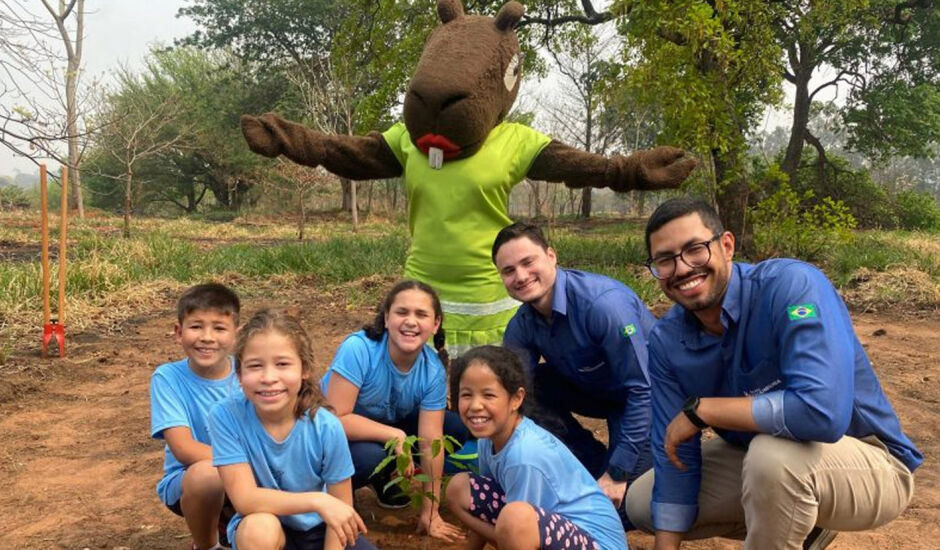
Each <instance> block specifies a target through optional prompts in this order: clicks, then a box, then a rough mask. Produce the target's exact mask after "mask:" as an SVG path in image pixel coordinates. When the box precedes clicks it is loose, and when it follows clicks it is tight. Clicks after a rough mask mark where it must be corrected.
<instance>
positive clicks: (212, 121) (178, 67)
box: [90, 48, 285, 212]
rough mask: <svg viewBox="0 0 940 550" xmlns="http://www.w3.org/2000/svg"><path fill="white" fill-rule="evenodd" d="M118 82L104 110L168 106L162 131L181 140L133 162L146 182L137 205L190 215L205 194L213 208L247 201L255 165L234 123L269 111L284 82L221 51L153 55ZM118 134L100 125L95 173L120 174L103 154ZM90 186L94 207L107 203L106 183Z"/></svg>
mask: <svg viewBox="0 0 940 550" xmlns="http://www.w3.org/2000/svg"><path fill="white" fill-rule="evenodd" d="M119 81H120V89H119V90H118V91H117V92H115V93H114V94H112V95H111V96H110V97H109V98H108V100H107V101H106V103H107V105H106V108H105V110H106V111H114V109H118V107H116V106H115V105H113V103H115V102H118V101H124V102H125V103H128V102H130V103H133V104H137V105H159V104H161V103H167V104H170V103H172V105H173V106H174V109H175V112H176V113H177V114H178V116H175V117H174V118H173V119H172V120H167V126H166V131H167V132H170V133H175V134H178V135H181V136H182V139H181V140H179V141H178V142H175V143H174V144H172V146H170V147H166V148H161V149H160V150H159V151H156V152H154V153H153V154H152V155H150V156H148V157H147V158H145V159H138V162H139V163H140V164H138V167H139V169H138V170H137V171H138V172H140V171H141V170H144V171H146V173H147V174H148V179H147V181H146V182H142V183H144V187H142V188H141V189H140V193H139V196H138V197H136V204H137V205H138V206H144V205H145V204H147V203H150V202H165V203H168V204H173V205H175V206H177V207H179V208H182V209H183V210H185V211H187V212H193V211H195V209H196V207H197V206H198V205H199V203H200V202H201V201H202V198H203V197H204V196H205V194H206V192H207V191H209V192H211V194H212V197H213V198H214V199H215V202H216V203H217V204H219V205H221V206H223V207H225V208H229V209H235V210H237V209H238V208H239V207H240V205H241V204H242V203H243V202H244V201H245V200H247V197H248V193H249V191H250V190H251V187H252V185H253V183H254V182H255V181H256V180H257V179H258V178H257V171H258V167H259V166H260V165H261V164H262V160H261V159H260V158H258V157H257V156H256V155H252V154H251V153H250V152H249V151H248V150H247V148H246V147H244V146H243V142H242V138H241V132H240V130H239V126H238V118H239V116H240V115H241V114H242V113H243V112H245V111H246V110H255V109H261V110H266V109H270V108H272V107H273V105H274V104H276V102H277V101H279V100H280V97H281V96H282V94H283V93H284V90H285V83H284V82H283V81H282V80H281V79H271V78H266V77H265V76H263V75H258V74H257V73H254V72H252V70H251V68H250V67H249V66H246V65H245V64H243V63H242V62H241V61H239V60H238V59H237V58H235V57H234V56H232V55H230V54H227V53H226V52H224V51H217V52H206V51H202V50H197V49H194V48H179V49H173V50H162V51H155V52H152V54H151V56H150V57H149V58H148V59H147V61H146V63H145V68H144V69H143V71H142V72H141V74H140V75H130V74H127V73H126V71H125V74H124V75H123V77H122V78H120V79H119ZM118 110H120V109H118ZM120 133H121V131H120V125H118V124H113V125H109V126H105V127H104V128H102V131H101V134H102V136H101V137H100V139H99V140H98V142H97V146H96V148H95V149H94V150H93V151H92V153H91V156H92V160H91V162H90V163H91V165H92V166H93V167H94V171H95V172H96V173H97V174H109V175H112V176H113V175H114V174H119V173H122V172H120V171H119V170H121V168H120V167H119V166H115V165H114V159H113V158H111V157H112V155H111V154H110V153H109V151H111V150H112V149H113V148H115V147H116V148H117V149H121V148H122V146H121V145H120V143H121V140H120V136H119V135H115V134H120ZM109 159H110V160H109ZM90 185H91V186H92V187H93V188H94V191H95V193H96V194H95V197H94V199H95V201H96V204H99V205H101V206H105V207H111V206H114V205H113V204H112V200H113V196H112V195H113V194H112V193H111V190H112V187H113V184H112V183H109V182H108V181H106V180H103V179H102V178H101V177H95V179H94V182H93V183H90Z"/></svg>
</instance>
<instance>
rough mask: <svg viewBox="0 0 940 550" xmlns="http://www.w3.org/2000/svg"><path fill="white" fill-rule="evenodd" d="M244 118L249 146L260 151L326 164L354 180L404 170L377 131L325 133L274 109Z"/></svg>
mask: <svg viewBox="0 0 940 550" xmlns="http://www.w3.org/2000/svg"><path fill="white" fill-rule="evenodd" d="M241 122H242V134H244V136H245V141H247V142H248V147H249V148H250V149H251V150H252V151H254V152H255V153H258V154H259V155H264V156H266V157H271V158H274V157H277V156H278V155H284V156H285V157H287V158H289V159H291V160H292V161H294V162H296V163H297V164H303V165H305V166H323V167H324V168H326V169H327V170H329V171H330V172H332V173H334V174H336V175H337V176H340V177H343V178H349V179H354V180H367V179H379V178H394V177H398V176H400V175H401V174H402V168H401V164H399V163H398V159H396V158H395V155H394V153H392V150H391V148H390V147H389V146H388V143H386V142H385V138H383V137H382V134H380V133H378V132H370V133H369V134H368V135H366V136H344V135H337V134H325V133H323V132H317V131H315V130H311V129H310V128H307V127H306V126H304V125H302V124H297V123H296V122H290V121H289V120H285V119H283V118H281V117H279V116H277V115H276V114H274V113H265V114H263V115H261V116H259V117H255V116H251V115H242V120H241Z"/></svg>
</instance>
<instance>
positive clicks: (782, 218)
mask: <svg viewBox="0 0 940 550" xmlns="http://www.w3.org/2000/svg"><path fill="white" fill-rule="evenodd" d="M751 219H752V222H753V225H754V255H755V256H756V258H755V259H757V260H760V259H763V258H771V257H780V256H785V257H793V258H800V259H803V260H806V261H816V260H819V259H820V258H821V255H822V253H823V252H824V251H826V250H827V249H830V248H832V247H834V246H838V245H845V244H848V243H850V242H851V241H852V240H853V239H854V234H853V233H852V230H853V229H855V228H856V226H857V225H858V223H857V222H856V220H855V218H854V217H853V216H852V214H850V213H849V210H848V208H847V207H846V206H845V204H844V203H843V202H842V201H837V200H833V199H832V198H831V197H823V198H822V200H819V201H816V200H815V194H814V193H813V191H805V192H803V193H802V194H799V193H797V192H796V191H794V190H793V189H792V188H791V187H790V185H789V184H788V183H786V182H784V183H781V184H780V187H779V188H778V189H777V191H776V192H775V193H774V194H773V195H771V196H769V197H767V198H766V199H764V200H762V201H760V202H759V203H758V204H757V206H756V207H755V208H754V210H753V211H752V214H751Z"/></svg>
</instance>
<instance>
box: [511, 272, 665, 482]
mask: <svg viewBox="0 0 940 550" xmlns="http://www.w3.org/2000/svg"><path fill="white" fill-rule="evenodd" d="M655 322H656V318H655V317H653V314H652V313H650V311H649V309H647V307H646V304H644V303H643V301H642V300H640V298H639V297H638V296H637V295H636V294H635V293H634V292H633V291H632V290H630V289H629V288H628V287H627V286H626V285H624V284H623V283H621V282H619V281H616V280H614V279H611V278H610V277H605V276H603V275H597V274H594V273H586V272H584V271H578V270H574V269H562V268H558V269H557V270H556V276H555V285H554V288H553V290H552V319H551V323H549V322H547V321H546V320H545V319H544V318H543V317H542V316H541V315H540V314H539V313H538V312H537V311H536V310H535V308H533V307H532V306H531V305H529V304H523V305H522V306H521V307H520V308H519V310H518V311H517V312H516V315H515V316H514V317H513V318H512V319H511V320H510V321H509V325H508V326H507V327H506V334H505V335H504V336H503V344H504V345H505V346H506V347H509V348H513V349H517V350H525V351H526V352H527V354H528V356H529V365H528V366H529V368H530V369H531V370H530V374H534V373H535V369H536V368H540V367H538V361H539V356H541V357H544V358H545V361H546V363H547V365H548V366H549V368H553V369H555V370H556V371H557V372H558V373H559V374H560V375H561V376H563V377H564V378H565V379H566V380H569V381H571V383H572V384H573V385H575V386H576V387H578V389H580V390H581V391H582V392H584V393H588V394H592V395H597V396H598V398H599V399H602V400H605V401H611V402H615V403H618V404H622V406H620V405H618V406H620V407H621V410H620V411H617V412H618V414H619V417H618V420H619V422H617V423H616V424H617V428H618V429H617V431H616V433H611V434H610V447H611V449H612V452H611V456H610V464H612V465H614V466H617V467H618V468H620V469H622V470H623V471H625V472H633V469H634V466H636V462H637V456H638V455H639V453H640V449H641V448H642V447H643V445H644V444H645V443H646V442H647V440H648V438H649V429H650V382H649V374H648V372H647V350H646V337H647V335H648V334H649V331H650V329H651V328H652V327H653V324H654V323H655ZM533 378H534V377H533Z"/></svg>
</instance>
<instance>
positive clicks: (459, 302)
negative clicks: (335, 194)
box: [242, 0, 695, 354]
mask: <svg viewBox="0 0 940 550" xmlns="http://www.w3.org/2000/svg"><path fill="white" fill-rule="evenodd" d="M437 12H438V15H439V16H440V19H441V25H440V26H439V27H437V28H436V29H435V30H434V32H433V33H432V34H431V36H430V38H429V39H428V42H427V45H426V46H425V48H424V52H423V53H422V54H421V59H420V60H419V61H418V68H417V69H416V70H415V74H414V76H413V77H412V79H411V83H410V85H409V87H408V91H407V95H406V96H405V104H404V119H405V120H404V123H401V122H399V123H397V124H395V125H394V126H392V127H391V128H389V129H388V130H386V131H385V132H384V133H381V134H380V133H378V132H371V133H369V134H368V135H366V136H345V135H332V134H324V133H321V132H316V131H314V130H311V129H309V128H307V127H305V126H302V125H299V124H296V123H293V122H289V121H287V120H284V119H283V118H281V117H279V116H277V115H275V114H273V113H267V114H264V115H262V116H260V117H253V116H248V115H246V116H243V117H242V131H243V133H244V135H245V139H246V140H247V141H248V145H249V147H250V148H251V150H252V151H254V152H256V153H259V154H261V155H264V156H267V157H276V156H278V155H284V156H286V157H287V158H289V159H291V160H292V161H294V162H297V163H299V164H303V165H306V166H323V167H324V168H326V169H327V170H329V171H330V172H333V173H334V174H337V175H339V176H342V177H346V178H350V179H354V180H368V179H380V178H393V177H398V176H402V175H404V178H405V185H406V188H407V193H408V227H409V230H410V232H411V237H412V245H411V250H410V252H409V254H408V259H407V262H406V264H405V276H406V277H412V278H415V279H419V280H421V281H424V282H426V283H428V284H430V285H432V286H433V287H434V288H435V289H436V290H437V291H438V292H439V293H440V295H441V300H442V305H443V308H444V311H445V312H446V316H445V326H446V329H447V331H446V335H447V345H448V349H449V350H451V352H452V353H457V354H460V353H462V352H463V351H465V350H466V349H468V348H469V347H472V346H476V345H480V344H492V343H499V342H501V340H502V335H503V330H504V328H505V327H506V324H507V323H508V322H509V319H510V318H512V315H513V313H514V312H515V310H516V307H517V306H518V302H516V301H515V300H513V299H512V298H510V297H509V296H508V295H507V294H506V290H505V288H504V287H503V284H502V281H501V280H500V277H499V274H498V273H497V272H496V269H495V268H494V266H493V263H492V261H491V259H490V249H491V247H492V245H493V239H494V238H495V237H496V233H497V232H499V230H500V229H502V228H503V227H504V226H506V225H509V224H510V223H512V221H511V220H510V219H509V192H510V191H511V190H512V188H513V186H514V185H516V184H517V183H519V182H520V181H521V180H522V179H523V178H526V177H528V178H532V179H535V180H544V181H552V182H563V183H564V184H565V185H567V186H568V187H574V188H580V187H587V186H592V187H610V188H611V189H613V190H614V191H628V190H631V189H645V190H649V189H662V188H670V187H677V186H678V185H679V184H680V183H682V181H683V180H684V179H685V178H686V176H687V175H688V174H689V172H690V171H691V170H692V168H693V167H694V166H695V161H694V160H693V159H691V158H689V157H687V156H685V155H684V153H683V151H681V150H679V149H676V148H673V147H657V148H655V149H651V150H647V151H639V152H636V153H634V154H632V155H629V156H621V155H615V156H612V157H609V158H608V157H605V156H602V155H597V154H594V153H589V152H585V151H582V150H580V149H575V148H573V147H569V146H567V145H564V144H563V143H560V142H558V141H555V140H552V139H551V138H549V137H548V136H546V135H544V134H542V133H540V132H538V131H536V130H533V129H532V128H530V127H528V126H525V125H522V124H515V123H511V122H504V121H503V119H505V118H506V114H507V113H508V112H509V109H510V107H511V106H512V104H513V102H514V101H515V99H516V94H517V93H518V91H519V83H520V81H521V69H522V67H521V59H522V55H521V51H520V49H519V41H518V39H517V38H516V32H515V26H516V24H517V23H518V22H519V20H520V18H521V17H522V12H523V8H522V5H520V4H519V3H517V2H508V3H507V4H505V5H504V6H503V7H502V9H500V10H499V13H498V14H497V15H496V17H495V18H492V17H485V16H480V15H465V14H464V12H463V6H462V5H461V3H460V0H439V1H438V3H437Z"/></svg>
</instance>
